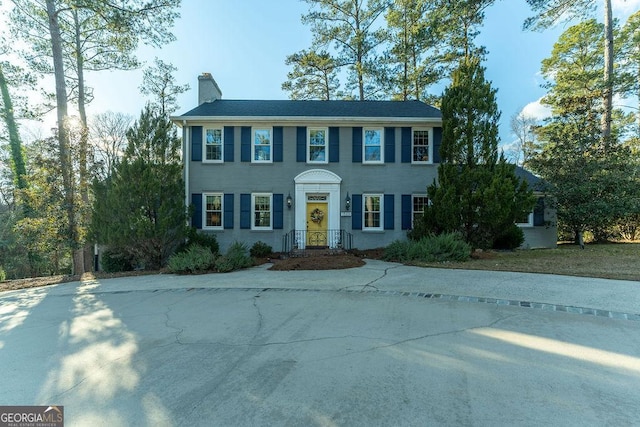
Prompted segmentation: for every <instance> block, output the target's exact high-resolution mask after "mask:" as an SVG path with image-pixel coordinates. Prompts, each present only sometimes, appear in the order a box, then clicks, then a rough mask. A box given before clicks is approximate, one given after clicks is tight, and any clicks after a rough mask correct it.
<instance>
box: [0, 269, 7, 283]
mask: <svg viewBox="0 0 640 427" xmlns="http://www.w3.org/2000/svg"><path fill="white" fill-rule="evenodd" d="M5 280H7V273H5V271H4V268H2V266H0V282H4V281H5Z"/></svg>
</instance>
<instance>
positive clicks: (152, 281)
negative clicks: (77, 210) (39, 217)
mask: <svg viewBox="0 0 640 427" xmlns="http://www.w3.org/2000/svg"><path fill="white" fill-rule="evenodd" d="M267 267H268V266H261V267H256V268H252V269H249V270H244V271H239V272H234V273H229V274H210V275H201V276H174V275H155V276H141V277H128V278H118V279H108V280H99V281H89V282H85V283H78V282H76V283H67V284H61V285H56V286H50V287H46V288H38V289H28V290H23V291H10V292H4V293H1V294H0V374H1V378H2V386H1V387H0V405H32V404H38V405H50V404H52V405H53V404H57V405H64V407H65V417H66V419H65V425H67V426H87V425H89V426H107V425H108V426H131V425H141V426H146V425H148V426H180V425H185V426H187V425H188V426H193V425H196V426H199V425H201V426H236V425H238V426H248V425H265V426H273V425H293V426H297V425H300V426H314V425H315V426H342V425H344V426H352V425H355V426H360V425H362V426H372V425H374V426H375V425H384V426H386V425H394V426H404V425H415V426H424V425H436V426H437V425H453V426H458V425H463V426H467V425H468V426H496V425H505V426H506V425H508V426H513V425H517V426H520V425H523V426H537V425H583V426H584V425H586V426H590V425H593V426H600V425H634V424H637V422H638V420H639V419H640V406H639V405H638V402H640V388H639V387H638V384H640V318H639V317H638V312H639V311H640V309H639V307H640V283H639V282H627V281H612V280H601V279H586V278H574V277H562V276H552V275H535V274H521V273H504V272H485V271H463V270H444V269H423V268H417V267H407V266H403V265H399V264H393V263H385V262H381V261H368V262H367V264H366V266H364V267H360V268H355V269H349V270H336V271H291V272H276V271H268V270H267Z"/></svg>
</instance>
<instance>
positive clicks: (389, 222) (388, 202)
mask: <svg viewBox="0 0 640 427" xmlns="http://www.w3.org/2000/svg"><path fill="white" fill-rule="evenodd" d="M393 202H394V197H393V194H385V195H384V229H385V230H393V227H394V223H395V218H394V217H393V214H394V211H395V207H394V205H393V204H394V203H393Z"/></svg>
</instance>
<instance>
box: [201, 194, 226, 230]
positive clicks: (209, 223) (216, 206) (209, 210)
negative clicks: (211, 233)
mask: <svg viewBox="0 0 640 427" xmlns="http://www.w3.org/2000/svg"><path fill="white" fill-rule="evenodd" d="M202 197H203V198H204V209H203V212H202V213H203V215H204V221H203V222H202V223H203V224H204V227H203V228H214V229H222V224H223V222H222V213H223V212H224V211H223V209H222V200H223V197H222V194H221V193H205V194H203V195H202Z"/></svg>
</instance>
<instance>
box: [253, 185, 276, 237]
mask: <svg viewBox="0 0 640 427" xmlns="http://www.w3.org/2000/svg"><path fill="white" fill-rule="evenodd" d="M264 196H268V197H269V226H267V227H258V226H256V222H255V217H256V197H264ZM251 229H252V230H273V194H272V193H251Z"/></svg>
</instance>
